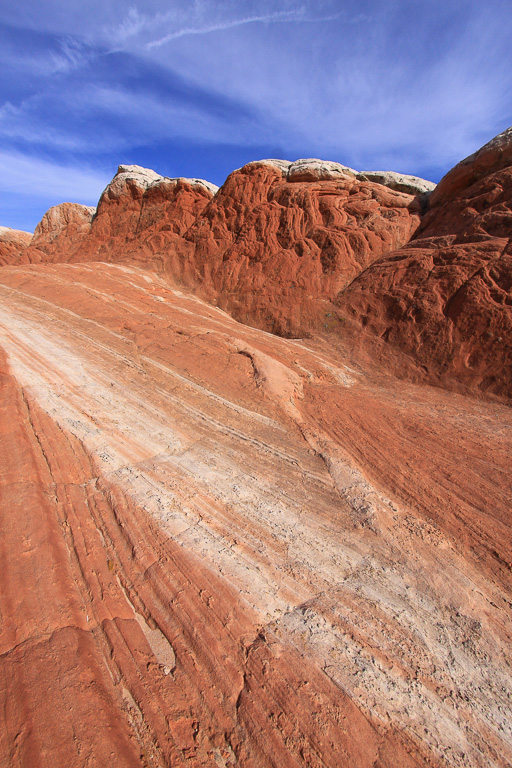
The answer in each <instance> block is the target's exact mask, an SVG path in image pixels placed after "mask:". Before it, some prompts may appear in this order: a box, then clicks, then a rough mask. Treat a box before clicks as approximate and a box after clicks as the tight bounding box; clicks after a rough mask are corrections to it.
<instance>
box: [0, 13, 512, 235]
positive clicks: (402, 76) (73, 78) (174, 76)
mask: <svg viewBox="0 0 512 768" xmlns="http://www.w3.org/2000/svg"><path fill="white" fill-rule="evenodd" d="M511 39H512V8H511V5H510V0H487V1H486V2H485V3H484V2H482V0H479V2H476V1H475V0H444V1H442V2H441V1H440V0H422V2H413V0H357V1H356V0H325V1H324V0H302V1H301V0H274V2H266V0H260V1H259V2H248V0H238V2H227V1H226V0H211V1H210V0H186V1H185V0H166V1H164V0H145V1H144V2H142V0H133V1H130V0H128V2H121V1H120V0H87V2H83V0H81V2H77V1H76V0H68V1H67V2H64V0H37V1H36V0H24V1H23V2H19V1H18V2H15V0H3V2H2V5H1V8H0V67H1V70H0V71H1V72H2V77H1V78H0V225H3V226H10V227H14V228H19V229H27V230H33V229H34V227H35V225H36V224H37V222H38V221H39V220H40V219H41V217H42V215H43V213H44V212H45V211H46V210H47V209H48V208H49V207H50V206H51V205H55V204H57V203H59V202H64V201H72V202H81V203H85V204H88V205H94V204H96V202H97V200H98V197H99V195H100V194H101V191H102V189H103V188H104V187H105V185H106V184H107V183H108V181H109V180H110V179H111V178H112V176H113V175H114V173H115V172H116V169H117V166H118V165H119V164H120V163H137V164H139V165H144V166H146V167H150V168H153V169H154V170H155V171H157V172H158V173H161V174H162V175H167V176H193V177H201V178H205V179H207V180H208V181H213V182H214V183H216V184H219V185H220V184H222V182H223V181H224V179H225V178H226V176H227V175H228V173H230V172H231V171H232V170H233V169H235V168H237V167H239V166H241V165H243V164H244V163H246V162H249V161H250V160H255V159H260V158H263V157H283V158H285V159H288V160H295V159H297V158H299V157H321V158H323V159H327V160H336V161H338V162H341V163H343V164H346V165H349V166H351V167H353V168H356V169H357V170H396V171H400V172H403V173H411V174H414V175H418V176H422V177H424V178H428V179H431V180H433V181H438V180H439V178H440V177H441V176H442V175H443V174H444V173H445V172H446V171H447V170H448V169H449V168H450V167H452V166H453V165H454V164H455V163H456V162H458V161H459V160H460V159H462V158H463V157H465V156H466V155H468V154H470V153H471V152H473V151H474V150H475V149H477V148H478V147H479V146H481V145H482V144H484V143H485V142H486V141H488V140H489V139H490V138H492V137H493V136H494V135H495V134H497V133H499V132H501V131H502V130H504V129H505V128H507V127H508V126H509V125H511V124H512V45H511V42H510V41H511Z"/></svg>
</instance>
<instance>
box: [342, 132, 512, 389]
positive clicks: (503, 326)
mask: <svg viewBox="0 0 512 768" xmlns="http://www.w3.org/2000/svg"><path fill="white" fill-rule="evenodd" d="M511 160H512V130H509V131H506V132H505V133H504V134H501V136H499V137H497V138H496V139H495V140H493V141H492V142H490V143H489V144H487V145H486V146H485V147H483V148H482V149H481V150H479V152H477V153H475V155H472V156H471V157H470V158H468V159H467V160H465V161H463V162H462V163H460V164H459V165H458V166H456V167H455V168H454V169H453V171H450V173H449V174H447V176H445V178H444V179H443V180H442V181H441V182H440V184H439V186H438V188H437V189H436V190H435V192H433V193H432V194H431V196H430V198H429V210H428V211H427V213H426V215H425V217H424V219H423V222H422V225H421V227H420V230H419V231H418V233H417V234H416V236H415V237H414V238H413V240H412V242H410V243H409V244H408V245H407V246H405V247H403V248H401V249H400V250H398V251H395V252H394V253H390V254H389V255H387V256H386V257H385V258H383V259H382V260H380V261H379V262H377V263H375V264H373V265H372V266H370V267H369V268H368V269H367V270H366V271H365V272H364V273H363V274H362V275H360V276H359V277H358V279H357V280H355V281H354V283H353V284H352V285H351V286H350V287H349V288H348V289H347V290H346V291H345V292H344V293H342V294H341V295H340V297H339V302H338V303H339V308H340V311H342V312H343V313H344V314H346V316H347V317H351V318H355V319H356V321H357V322H358V323H359V324H360V325H362V326H363V327H364V329H365V331H366V333H368V332H370V333H371V334H372V335H374V336H377V337H381V338H383V339H384V340H385V341H386V342H387V343H389V344H391V345H393V346H394V347H395V348H398V349H400V350H402V351H403V352H405V353H406V354H407V355H409V356H410V357H411V358H413V359H415V360H416V361H418V363H419V365H421V366H423V369H424V370H425V371H426V372H427V373H428V374H429V375H430V376H431V378H432V379H433V380H437V381H441V382H442V383H444V384H447V385H453V384H454V382H456V383H459V384H464V385H466V386H468V387H471V388H476V389H478V390H480V391H483V392H486V393H493V394H496V395H500V396H505V397H508V398H510V397H512V366H511V360H512V166H511V165H510V162H511Z"/></svg>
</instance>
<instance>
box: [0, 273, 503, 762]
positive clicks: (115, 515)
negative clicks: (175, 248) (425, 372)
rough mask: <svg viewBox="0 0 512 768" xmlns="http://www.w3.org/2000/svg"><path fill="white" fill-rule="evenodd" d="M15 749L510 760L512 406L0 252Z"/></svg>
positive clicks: (5, 612)
mask: <svg viewBox="0 0 512 768" xmlns="http://www.w3.org/2000/svg"><path fill="white" fill-rule="evenodd" d="M0 296H1V302H0V339H1V347H2V349H3V357H2V362H1V378H0V384H1V387H0V394H1V401H0V408H1V410H2V418H1V419H0V424H1V430H2V441H1V442H0V446H1V451H2V455H1V467H2V472H1V474H0V495H1V504H0V509H1V515H2V516H1V526H2V532H1V536H0V546H1V547H2V563H3V566H2V568H3V574H2V591H1V594H0V615H1V617H2V633H1V643H2V647H1V651H0V654H1V655H0V658H1V665H0V675H1V685H0V696H1V697H2V712H3V718H4V719H3V727H2V729H1V736H0V764H1V765H2V766H3V765H5V766H8V765H9V766H10V765H27V766H28V765H31V766H32V765H41V766H48V767H50V766H51V767H52V768H55V766H66V768H72V767H73V766H77V767H78V766H85V765H87V766H105V765H119V766H123V767H124V766H131V765H133V766H162V768H163V766H168V765H173V766H174V765H176V766H179V765H194V766H215V765H217V766H235V765H237V766H251V767H253V766H254V768H256V766H258V768H259V767H260V766H297V767H298V766H304V765H306V766H320V765H322V766H332V767H333V768H335V767H336V768H338V767H339V766H342V765H350V766H368V768H370V767H372V766H377V765H378V766H389V768H395V767H397V766H411V767H412V766H423V765H425V766H427V765H428V766H457V767H462V766H464V767H467V768H474V767H475V766H477V767H481V768H484V766H486V767H487V766H501V767H503V766H506V765H508V764H510V763H511V762H512V733H511V723H512V707H511V700H510V691H511V690H512V673H511V668H510V658H509V655H508V649H509V648H510V645H511V640H512V624H511V614H510V599H511V586H512V578H511V566H510V563H511V561H512V551H511V549H512V547H511V544H512V541H511V534H510V520H509V516H510V499H511V498H512V488H511V480H510V456H511V455H512V415H511V411H510V409H509V408H507V407H505V406H503V405H500V404H496V403H485V402H478V401H475V400H472V399H469V398H464V397H462V396H460V395H456V394H450V393H446V392H444V391H443V390H441V389H431V388H429V387H426V386H419V385H413V384H406V383H403V382H399V381H397V380H395V379H393V378H391V377H387V376H384V375H382V373H381V372H379V371H378V370H377V369H376V368H375V367H373V368H372V366H371V365H370V364H369V363H368V362H367V361H365V362H364V364H363V362H362V361H363V358H358V357H357V356H356V355H355V354H354V355H352V356H349V355H348V354H347V353H346V352H343V350H342V349H341V348H336V346H335V345H333V344H332V343H327V342H323V341H321V340H319V339H317V340H316V341H314V340H310V341H304V340H302V341H301V340H291V339H282V338H277V337H275V336H272V335H270V334H268V333H265V332H263V331H259V330H257V329H254V328H249V327H247V326H244V325H241V324H239V323H237V322H236V321H234V320H233V319H231V318H230V317H229V316H228V315H227V314H225V313H224V312H223V311H221V310H220V309H218V308H215V307H212V306H211V305H208V304H206V303H203V302H202V301H201V300H199V299H198V298H197V297H194V296H193V295H191V294H188V293H186V292H184V291H180V290H178V289H176V288H175V287H173V286H172V285H171V284H170V283H169V282H168V281H166V280H165V279H164V278H162V277H159V276H157V275H156V274H155V273H150V272H145V271H143V270H141V269H139V268H136V267H134V266H128V265H108V264H101V263H90V264H54V265H26V266H18V267H4V268H3V269H2V271H1V272H0Z"/></svg>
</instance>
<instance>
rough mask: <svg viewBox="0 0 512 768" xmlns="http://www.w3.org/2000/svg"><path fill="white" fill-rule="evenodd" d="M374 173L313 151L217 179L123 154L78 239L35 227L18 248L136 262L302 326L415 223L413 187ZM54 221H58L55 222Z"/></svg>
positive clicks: (263, 321)
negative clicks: (177, 175) (136, 161)
mask: <svg viewBox="0 0 512 768" xmlns="http://www.w3.org/2000/svg"><path fill="white" fill-rule="evenodd" d="M379 179H380V182H379V183H374V182H372V181H366V180H362V181H358V179H357V178H356V172H355V171H354V170H352V169H351V168H347V167H346V166H343V165H340V164H339V163H333V162H326V161H321V160H316V159H306V160H298V161H296V162H294V163H291V162H288V161H285V160H261V161H256V162H252V163H249V164H248V165H246V166H244V167H243V168H240V169H239V170H237V171H234V172H233V173H232V174H231V175H230V176H229V177H228V179H227V180H226V182H225V184H224V185H223V186H222V188H221V189H220V190H217V187H215V186H214V185H212V184H209V183H208V182H205V181H202V180H198V179H168V178H164V177H161V176H159V175H158V174H156V173H155V172H154V171H150V170H148V169H144V168H140V167H138V166H120V167H119V171H118V173H117V175H116V176H115V177H114V179H113V181H112V182H111V183H110V184H109V185H108V186H107V188H106V189H105V191H104V192H103V194H102V196H101V198H100V201H99V203H98V208H97V211H96V213H95V215H94V217H93V218H92V220H91V223H90V226H89V227H88V228H87V227H85V228H84V229H83V230H80V237H79V238H78V240H77V239H76V238H75V233H74V232H73V235H72V236H71V233H70V238H69V239H70V240H71V241H72V242H70V243H67V242H66V236H64V238H62V239H60V238H55V239H54V241H53V242H52V244H47V245H46V246H43V242H42V240H41V238H37V237H36V238H34V242H33V243H32V245H31V246H30V247H29V248H27V249H26V250H25V252H24V254H23V256H22V258H21V260H22V262H25V263H26V262H39V261H41V260H45V259H44V256H42V255H41V248H43V250H44V248H46V252H47V259H46V260H47V261H65V262H75V263H76V262H81V261H98V260H99V261H108V262H120V261H122V262H125V263H131V264H137V265H139V266H144V267H147V268H149V269H152V270H155V269H156V270H158V271H159V272H162V273H165V274H167V275H168V276H169V277H170V278H171V279H173V280H174V281H175V282H176V283H177V284H180V285H182V286H185V287H186V288H188V289H190V290H193V291H195V292H196V293H197V294H198V295H199V296H201V297H202V298H206V299H207V300H209V301H211V302H214V303H216V304H218V305H219V306H220V307H222V308H224V309H226V310H228V311H229V312H231V313H232V314H233V315H234V316H235V317H237V318H238V319H240V320H243V321H244V322H249V323H252V324H254V325H257V326H259V327H261V328H264V329H266V330H271V331H274V332H278V333H281V334H283V335H287V336H293V335H300V334H304V333H309V332H310V331H311V329H313V328H315V327H317V326H318V324H319V323H321V322H322V321H323V318H324V316H325V314H326V312H327V311H328V308H327V307H326V302H328V301H329V300H330V299H332V298H333V297H334V296H336V294H337V293H338V292H339V291H340V290H342V289H343V288H344V287H345V286H346V285H347V284H348V283H349V282H350V281H351V280H353V278H354V277H356V276H357V275H358V274H359V273H360V272H361V271H362V270H363V269H364V268H365V267H366V266H368V265H369V264H371V263H372V262H373V261H375V259H377V258H379V256H381V255H382V254H383V253H386V252H387V251H390V250H393V249H395V248H398V247H400V246H401V245H403V244H404V243H407V242H408V240H409V239H410V238H411V236H412V235H413V234H414V232H415V230H416V229H417V228H418V226H419V223H420V219H421V205H422V204H421V198H420V197H419V196H417V194H416V191H415V190H412V193H411V190H409V193H407V194H406V193H403V192H397V191H396V190H394V189H390V188H389V186H390V185H389V184H388V185H387V187H386V186H384V185H383V179H382V178H381V176H379ZM395 186H396V185H395ZM68 205H69V204H68ZM50 213H51V212H49V214H50ZM49 214H46V217H45V219H46V218H47V217H48V216H49ZM40 226H41V225H40ZM45 229H46V227H45ZM56 230H57V231H59V232H62V231H63V229H62V226H61V225H60V224H59V223H58V222H56Z"/></svg>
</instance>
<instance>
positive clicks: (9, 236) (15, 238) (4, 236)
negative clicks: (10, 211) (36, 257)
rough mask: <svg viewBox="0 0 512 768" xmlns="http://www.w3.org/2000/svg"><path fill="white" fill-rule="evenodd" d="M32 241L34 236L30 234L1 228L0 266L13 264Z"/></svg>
mask: <svg viewBox="0 0 512 768" xmlns="http://www.w3.org/2000/svg"><path fill="white" fill-rule="evenodd" d="M31 240H32V234H31V233H30V232H22V231H21V230H19V229H10V228H9V227H0V266H3V265H4V264H11V263H12V262H13V261H14V260H15V257H16V256H17V255H18V253H19V252H20V251H22V250H24V249H25V248H26V247H27V246H28V245H29V243H30V241H31Z"/></svg>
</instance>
